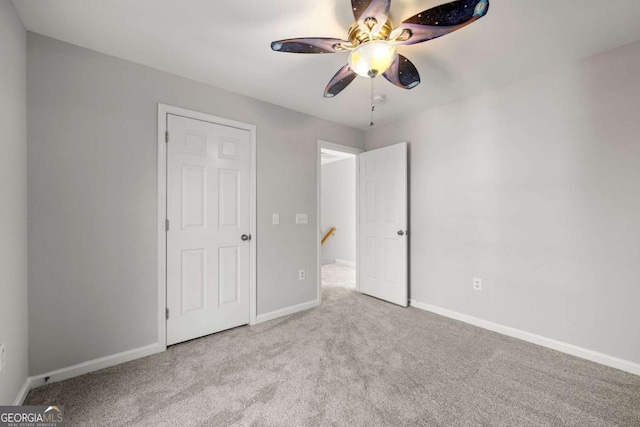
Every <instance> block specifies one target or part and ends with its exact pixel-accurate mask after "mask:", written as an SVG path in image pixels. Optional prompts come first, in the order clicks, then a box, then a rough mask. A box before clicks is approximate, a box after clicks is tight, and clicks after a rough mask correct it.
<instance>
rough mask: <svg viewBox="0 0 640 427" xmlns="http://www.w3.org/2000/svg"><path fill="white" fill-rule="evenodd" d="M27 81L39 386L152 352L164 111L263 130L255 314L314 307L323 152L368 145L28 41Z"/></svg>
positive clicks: (283, 112) (33, 334) (129, 66)
mask: <svg viewBox="0 0 640 427" xmlns="http://www.w3.org/2000/svg"><path fill="white" fill-rule="evenodd" d="M27 71H28V73H27V79H28V80H27V81H28V85H29V91H28V101H27V108H28V132H29V143H28V162H29V168H30V169H29V170H30V173H29V255H30V266H29V304H30V310H31V314H32V316H31V318H30V325H29V332H30V345H31V351H30V359H29V370H30V373H31V374H32V375H33V374H39V373H43V372H47V371H50V370H52V369H57V368H61V367H65V366H69V365H72V364H75V363H80V362H83V361H86V360H91V359H95V358H98V357H101V356H106V355H110V354H114V353H117V352H121V351H125V350H129V349H133V348H137V347H140V346H144V345H147V344H152V343H154V342H156V337H157V324H156V323H157V320H156V319H157V286H158V284H157V272H156V271H157V259H156V258H157V233H156V224H157V222H156V218H157V149H156V146H157V103H158V102H161V103H166V104H169V105H175V106H179V107H184V108H188V109H191V110H196V111H201V112H205V113H210V114H213V115H217V116H221V117H225V118H229V119H233V120H239V121H243V122H248V123H252V124H255V125H257V135H258V142H257V145H258V153H257V162H258V218H257V226H258V236H257V242H258V243H257V244H258V266H257V269H258V271H257V274H258V289H257V291H258V304H257V306H258V314H264V313H269V312H271V311H274V310H278V309H282V308H286V307H289V306H292V305H295V304H300V303H304V302H307V301H312V300H315V299H316V298H317V295H316V292H317V288H316V284H315V283H314V279H313V278H314V277H316V243H315V242H316V230H317V229H318V228H317V225H316V224H317V222H316V182H317V181H316V149H317V141H318V139H323V140H329V141H335V142H336V143H340V144H345V145H351V146H357V147H362V146H363V145H364V133H363V132H362V131H359V130H354V129H351V128H347V127H345V126H341V125H337V124H335V123H331V122H327V121H324V120H320V119H316V118H313V117H311V116H308V115H304V114H301V113H297V112H294V111H291V110H287V109H284V108H281V107H277V106H275V105H271V104H267V103H264V102H261V101H257V100H255V99H251V98H248V97H245V96H241V95H237V94H233V93H230V92H227V91H224V90H221V89H217V88H214V87H211V86H207V85H204V84H200V83H197V82H194V81H190V80H187V79H183V78H179V77H176V76H173V75H170V74H167V73H164V72H160V71H157V70H153V69H151V68H147V67H144V66H140V65H136V64H133V63H131V62H127V61H123V60H120V59H116V58H113V57H110V56H107V55H103V54H100V53H97V52H93V51H90V50H87V49H84V48H80V47H77V46H73V45H70V44H67V43H63V42H60V41H57V40H54V39H50V38H46V37H43V36H40V35H36V34H32V33H29V36H28V70H27ZM319 96H321V95H319ZM274 212H278V213H280V225H279V226H272V225H271V214H272V213H274ZM296 212H307V213H308V214H309V224H308V225H307V226H300V225H298V226H296V225H295V224H294V222H295V213H296ZM301 268H305V269H306V271H307V278H308V279H307V280H306V281H304V282H300V281H298V277H297V276H298V270H299V269H301Z"/></svg>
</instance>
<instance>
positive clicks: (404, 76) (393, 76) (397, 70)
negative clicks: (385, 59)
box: [382, 54, 420, 89]
mask: <svg viewBox="0 0 640 427" xmlns="http://www.w3.org/2000/svg"><path fill="white" fill-rule="evenodd" d="M382 75H383V76H384V78H385V79H387V80H389V82H391V83H393V84H394V85H396V86H398V87H401V88H403V89H413V88H414V87H416V86H418V85H419V84H420V74H419V73H418V69H417V68H416V66H415V65H413V63H412V62H411V61H409V60H408V59H407V58H405V57H404V56H402V55H400V54H397V55H396V59H395V60H394V61H393V63H392V64H391V66H390V67H389V68H388V69H387V71H385V72H384V73H383V74H382Z"/></svg>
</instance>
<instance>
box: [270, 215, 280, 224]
mask: <svg viewBox="0 0 640 427" xmlns="http://www.w3.org/2000/svg"><path fill="white" fill-rule="evenodd" d="M271 219H272V220H273V221H272V223H273V225H279V224H280V214H277V213H275V214H273V215H272V218H271Z"/></svg>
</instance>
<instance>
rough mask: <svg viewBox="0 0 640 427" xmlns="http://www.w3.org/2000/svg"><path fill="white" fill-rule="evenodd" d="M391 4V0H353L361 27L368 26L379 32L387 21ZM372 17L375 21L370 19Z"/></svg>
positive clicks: (354, 9)
mask: <svg viewBox="0 0 640 427" xmlns="http://www.w3.org/2000/svg"><path fill="white" fill-rule="evenodd" d="M390 4H391V0H351V7H352V8H353V16H354V18H356V22H357V23H358V25H359V26H360V27H361V28H368V29H369V30H370V31H372V32H373V33H377V32H378V31H379V30H380V28H381V27H382V26H383V25H384V23H385V22H387V18H389V6H390ZM371 18H373V19H375V21H372V20H370V19H371ZM367 19H369V21H367Z"/></svg>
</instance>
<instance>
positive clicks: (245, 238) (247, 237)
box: [240, 234, 251, 242]
mask: <svg viewBox="0 0 640 427" xmlns="http://www.w3.org/2000/svg"><path fill="white" fill-rule="evenodd" d="M240 238H241V239H242V241H244V242H246V241H247V240H251V234H243V235H242V237H240Z"/></svg>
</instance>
